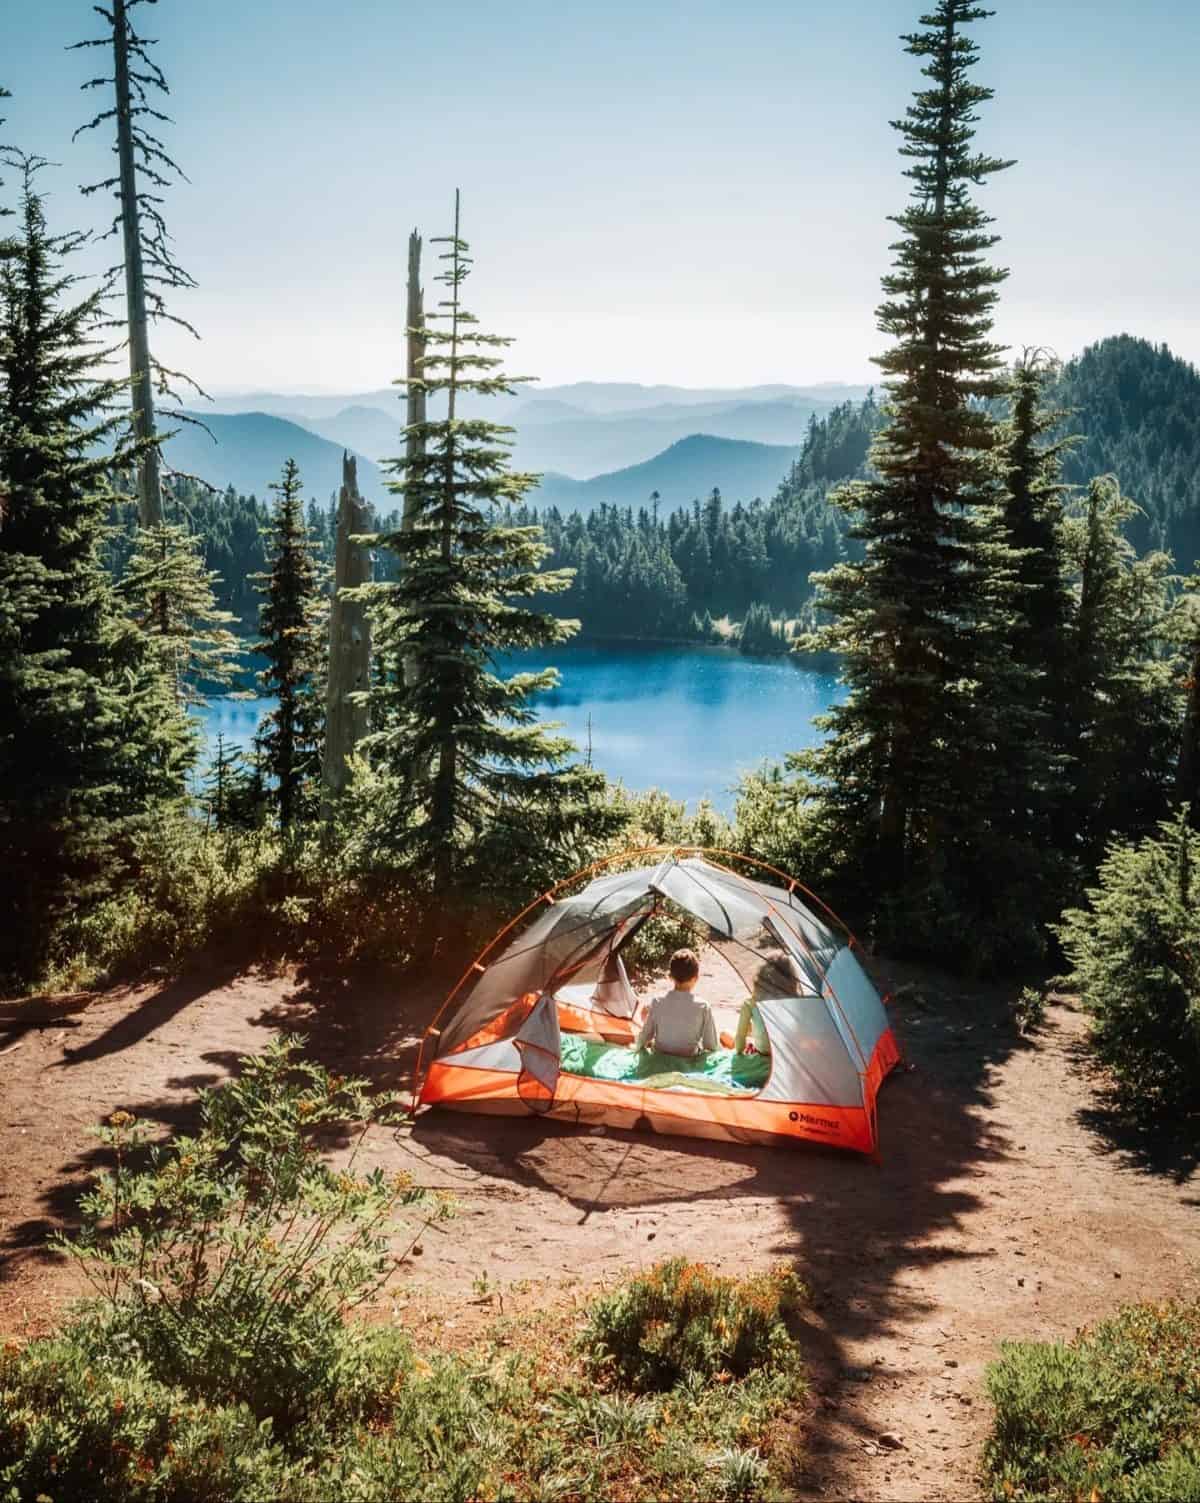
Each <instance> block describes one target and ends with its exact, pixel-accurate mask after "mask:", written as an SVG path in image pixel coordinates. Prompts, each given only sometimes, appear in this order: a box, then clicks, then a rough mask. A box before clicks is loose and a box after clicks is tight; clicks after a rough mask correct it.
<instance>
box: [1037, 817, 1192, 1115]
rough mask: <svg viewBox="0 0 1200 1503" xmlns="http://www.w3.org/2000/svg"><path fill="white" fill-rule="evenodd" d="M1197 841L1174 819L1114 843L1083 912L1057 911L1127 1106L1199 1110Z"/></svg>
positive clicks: (1104, 1055) (1099, 1044)
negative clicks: (1150, 833) (1133, 841)
mask: <svg viewBox="0 0 1200 1503" xmlns="http://www.w3.org/2000/svg"><path fill="white" fill-rule="evenodd" d="M1198 862H1200V835H1197V834H1196V833H1195V832H1194V831H1192V830H1191V829H1189V828H1188V825H1187V823H1186V821H1185V820H1184V819H1183V818H1182V817H1181V818H1179V819H1177V820H1174V821H1173V822H1171V823H1170V824H1164V825H1163V826H1161V828H1160V832H1159V834H1158V835H1157V836H1155V837H1152V838H1148V839H1146V840H1143V841H1141V842H1140V843H1139V844H1137V845H1114V846H1113V847H1112V848H1111V849H1110V850H1109V852H1108V855H1107V856H1106V857H1105V859H1104V863H1103V865H1102V867H1101V869H1100V880H1099V885H1098V886H1097V887H1096V888H1095V889H1094V890H1093V891H1090V892H1089V893H1088V898H1089V900H1090V906H1089V907H1088V908H1086V909H1071V910H1068V912H1066V913H1064V914H1063V918H1062V923H1061V925H1060V926H1059V929H1058V934H1059V937H1060V939H1061V940H1062V944H1063V948H1064V950H1065V951H1066V953H1067V957H1068V959H1069V960H1070V963H1071V967H1072V971H1071V977H1070V980H1071V982H1072V984H1074V985H1075V986H1077V987H1078V988H1079V991H1080V994H1081V997H1082V1000H1083V1004H1084V1006H1085V1007H1086V1008H1087V1009H1088V1011H1089V1012H1090V1013H1091V1015H1092V1018H1093V1020H1094V1021H1093V1029H1092V1037H1093V1042H1094V1045H1095V1049H1096V1052H1097V1054H1098V1055H1099V1057H1100V1059H1101V1060H1102V1061H1103V1062H1104V1064H1105V1065H1107V1066H1108V1068H1109V1069H1110V1070H1111V1071H1112V1074H1113V1076H1114V1078H1115V1080H1116V1082H1117V1084H1118V1086H1119V1088H1120V1089H1121V1090H1122V1092H1123V1093H1124V1094H1125V1095H1126V1097H1127V1098H1128V1100H1129V1102H1130V1104H1131V1105H1136V1106H1138V1107H1141V1108H1144V1107H1146V1106H1149V1107H1150V1108H1151V1109H1152V1110H1156V1111H1162V1112H1165V1111H1168V1110H1171V1109H1182V1110H1189V1109H1193V1108H1195V1107H1197V1106H1200V906H1198V904H1197V900H1196V899H1197V894H1196V890H1195V889H1196V882H1197V876H1196V867H1197V863H1198Z"/></svg>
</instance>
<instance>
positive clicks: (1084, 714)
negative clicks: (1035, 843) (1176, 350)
mask: <svg viewBox="0 0 1200 1503" xmlns="http://www.w3.org/2000/svg"><path fill="white" fill-rule="evenodd" d="M1137 510H1138V508H1137V507H1136V506H1135V505H1134V503H1133V502H1132V501H1131V500H1129V498H1128V497H1126V496H1123V495H1122V494H1121V490H1120V487H1119V486H1118V485H1117V483H1116V481H1115V480H1114V479H1113V477H1112V476H1102V477H1100V478H1099V479H1097V480H1093V482H1092V484H1091V485H1090V486H1089V488H1088V494H1087V497H1086V500H1085V501H1084V503H1083V505H1082V507H1081V508H1078V509H1076V510H1074V511H1072V512H1071V513H1070V514H1069V515H1068V516H1067V517H1066V519H1065V521H1064V524H1063V532H1062V535H1063V550H1064V555H1065V559H1066V567H1067V570H1068V577H1069V578H1070V580H1071V581H1072V587H1071V602H1070V616H1069V620H1068V631H1067V638H1066V644H1067V645H1066V654H1065V661H1064V668H1063V680H1064V691H1063V702H1062V706H1061V711H1060V713H1061V718H1062V724H1063V732H1064V740H1065V750H1066V753H1067V756H1068V758H1069V760H1068V765H1067V774H1066V784H1067V787H1066V793H1065V799H1064V806H1063V811H1062V823H1063V828H1064V830H1066V831H1067V832H1069V834H1070V839H1071V841H1072V845H1073V849H1074V853H1075V854H1076V856H1077V857H1078V859H1079V861H1080V863H1081V864H1082V866H1083V867H1084V869H1085V870H1088V871H1094V870H1095V869H1096V867H1097V865H1098V863H1099V862H1100V860H1101V858H1102V857H1103V855H1104V851H1105V848H1106V847H1107V845H1108V844H1109V842H1110V840H1111V839H1112V837H1113V836H1114V835H1124V836H1130V837H1140V836H1143V835H1146V834H1149V833H1150V832H1151V831H1152V830H1153V829H1154V828H1155V826H1156V824H1157V822H1158V821H1159V820H1160V819H1161V818H1162V817H1163V816H1164V814H1165V813H1166V811H1167V806H1168V802H1169V798H1170V793H1171V789H1172V787H1173V784H1174V780H1175V778H1176V776H1177V772H1178V755H1179V748H1180V729H1181V728H1180V716H1179V704H1178V695H1177V686H1176V672H1175V667H1174V664H1173V663H1172V661H1171V660H1170V657H1169V655H1168V654H1167V652H1166V651H1165V646H1166V642H1167V639H1168V636H1169V633H1170V624H1169V613H1170V582H1171V575H1170V559H1169V558H1168V557H1167V555H1166V554H1164V553H1150V554H1147V555H1144V556H1143V557H1139V556H1138V555H1137V553H1136V552H1135V551H1134V548H1133V546H1132V545H1131V543H1130V542H1129V540H1128V538H1127V536H1126V529H1127V528H1128V526H1129V524H1130V522H1131V521H1132V520H1133V519H1134V518H1135V516H1136V515H1137Z"/></svg>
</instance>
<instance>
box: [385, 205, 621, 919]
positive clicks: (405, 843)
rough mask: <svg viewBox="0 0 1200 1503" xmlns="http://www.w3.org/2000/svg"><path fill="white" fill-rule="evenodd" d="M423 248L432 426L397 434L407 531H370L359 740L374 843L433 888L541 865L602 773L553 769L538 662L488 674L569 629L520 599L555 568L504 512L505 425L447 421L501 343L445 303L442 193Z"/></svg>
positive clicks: (426, 382) (425, 386)
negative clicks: (441, 404) (383, 786)
mask: <svg viewBox="0 0 1200 1503" xmlns="http://www.w3.org/2000/svg"><path fill="white" fill-rule="evenodd" d="M434 243H435V244H440V245H444V246H445V247H446V249H445V251H444V252H443V253H442V255H441V257H440V259H441V261H442V263H443V265H444V267H445V270H444V271H443V272H442V273H441V274H440V276H439V278H438V280H439V281H441V282H442V283H443V284H444V285H445V287H446V288H447V291H448V296H447V297H445V298H444V299H442V300H441V301H440V302H439V304H438V308H439V311H438V312H436V313H431V314H427V315H426V323H425V326H424V327H423V328H422V330H421V336H420V338H421V341H422V348H423V349H424V352H425V353H424V354H423V355H422V356H421V357H420V361H419V365H420V375H419V376H418V377H417V378H415V379H417V380H419V382H420V385H421V390H422V391H423V393H424V394H425V395H426V396H427V397H429V396H435V395H440V394H442V393H444V394H445V401H446V416H445V418H444V419H442V420H440V421H425V422H421V423H418V424H416V425H415V429H416V431H415V432H414V431H413V429H412V428H410V429H409V431H408V435H407V436H408V437H409V438H411V439H414V440H415V442H411V443H409V444H408V445H407V453H406V457H405V458H404V459H402V460H399V461H397V462H396V463H395V465H394V466H393V471H394V473H396V474H397V475H398V476H399V477H400V479H399V483H398V484H396V485H394V486H393V489H394V490H395V491H396V492H398V493H400V494H401V495H402V496H403V498H404V510H405V515H406V516H407V518H408V519H409V523H410V525H409V526H408V527H407V528H404V529H398V530H397V531H395V532H392V533H388V534H384V535H381V536H380V537H379V538H378V539H377V542H378V544H379V545H380V546H381V547H383V548H384V549H387V550H390V551H391V552H392V553H394V554H395V555H396V557H397V559H398V561H399V564H400V574H399V579H398V581H397V582H395V583H392V584H377V585H374V586H369V587H367V594H368V597H369V598H370V599H371V600H372V601H373V604H374V631H375V636H374V641H375V643H376V646H377V649H378V652H379V655H380V658H381V659H382V661H383V662H384V663H385V664H386V665H388V671H387V673H386V677H385V678H384V679H383V681H381V682H379V681H377V682H376V683H375V685H374V686H373V687H372V690H371V694H372V699H373V701H374V703H373V717H372V718H373V722H374V723H375V724H376V725H378V726H380V727H381V728H380V729H377V730H376V731H374V732H373V734H372V735H371V736H370V737H369V738H368V740H367V742H366V743H365V744H366V746H367V748H368V750H369V753H370V755H371V756H372V758H373V759H374V760H375V762H376V763H377V764H382V766H383V767H384V768H385V769H386V772H387V775H388V797H387V800H386V804H381V805H380V815H381V819H380V823H379V825H378V827H377V830H376V839H377V840H378V841H379V842H380V843H381V844H383V845H386V846H387V847H389V848H390V849H391V850H392V851H393V852H395V853H397V854H399V855H401V856H402V858H403V859H404V860H405V861H406V862H407V863H411V865H412V867H413V868H414V869H415V870H417V871H425V872H428V873H429V874H431V876H432V878H433V880H434V881H435V883H436V884H437V886H438V887H440V888H443V889H444V888H445V887H446V886H447V885H448V884H450V883H451V882H452V881H454V880H458V879H465V877H466V874H467V870H468V868H469V867H471V866H472V865H474V866H475V868H476V869H477V870H486V869H488V867H489V865H490V866H491V869H492V871H493V874H494V872H495V871H496V870H497V869H498V868H499V869H501V870H502V869H504V868H505V867H506V866H507V867H509V868H512V867H516V868H517V869H521V868H522V866H524V868H525V869H536V865H534V866H532V867H531V864H530V861H529V860H527V859H526V857H527V856H528V853H529V852H531V851H533V852H536V853H537V856H538V857H540V859H541V861H542V863H543V865H544V863H545V860H546V853H547V851H554V850H557V849H561V848H562V847H564V846H566V847H570V846H571V844H572V842H573V841H574V840H575V839H577V838H579V837H580V835H581V832H583V831H584V830H594V829H596V828H597V827H598V826H600V825H605V822H606V819H607V816H606V815H605V813H604V812H603V811H602V810H598V809H597V808H596V807H595V802H594V800H595V795H596V794H597V792H598V791H599V788H600V787H601V785H602V782H603V780H602V779H601V778H600V777H599V776H598V775H597V774H594V773H592V772H590V771H588V770H587V769H585V768H582V767H580V766H579V765H577V764H572V763H570V762H568V758H569V757H570V756H571V754H572V752H573V750H574V748H573V747H572V745H571V743H570V742H568V741H566V740H565V739H563V738H562V737H559V736H555V735H551V734H549V733H548V731H547V730H546V729H545V728H544V727H543V726H542V725H540V724H538V721H537V715H536V712H535V710H534V709H533V706H532V704H531V701H532V699H533V696H534V695H535V694H538V693H540V692H542V691H544V690H546V689H549V688H550V687H552V686H553V684H554V683H555V682H556V681H557V675H556V673H555V672H554V670H553V669H550V668H547V669H543V670H541V671H537V672H530V673H517V674H513V675H512V676H511V677H505V676H503V675H502V673H501V672H500V671H499V669H498V665H497V661H496V659H497V654H498V653H501V652H504V651H506V650H509V649H513V648H536V647H549V646H552V645H553V644H555V643H558V642H564V641H566V640H567V638H568V637H570V636H571V635H573V633H574V632H575V631H576V629H577V623H576V622H573V621H559V620H556V619H555V618H554V617H553V616H551V615H548V614H546V613H545V612H543V611H539V610H537V609H535V608H534V606H533V605H532V604H531V603H530V599H531V597H533V596H536V595H539V594H553V593H557V592H559V591H561V590H563V589H565V588H566V587H567V585H568V583H569V576H568V575H567V574H565V573H553V574H552V573H546V572H543V571H541V569H540V567H539V566H540V564H541V563H542V560H543V559H544V557H545V555H546V553H547V551H548V550H547V548H546V545H545V543H544V542H543V540H542V533H541V529H540V528H539V527H536V526H513V525H511V524H510V523H509V521H508V520H507V518H506V516H505V508H506V507H507V506H508V505H510V504H511V503H514V502H519V501H520V500H521V497H522V496H523V495H524V494H525V493H526V492H527V491H528V490H529V489H530V487H531V486H532V485H534V484H535V482H536V476H532V475H525V474H518V473H516V472H515V471H513V470H510V469H509V465H508V458H509V450H510V447H511V442H510V438H509V435H510V433H511V431H512V430H511V429H509V428H505V427H501V426H499V425H498V424H496V423H491V422H487V421H485V420H484V419H482V418H464V417H462V416H461V415H460V404H461V401H462V399H463V397H464V396H468V395H469V396H471V397H488V396H497V395H502V394H508V393H510V392H511V391H512V389H513V382H514V378H511V377H508V376H506V375H504V374H502V373H501V370H500V365H501V361H500V358H499V357H498V355H496V354H495V353H494V352H495V350H496V349H497V347H500V346H503V345H505V344H507V343H508V342H509V341H507V340H504V339H501V338H498V337H497V336H494V335H488V334H484V333H481V332H480V331H479V329H478V327H477V324H476V320H475V318H474V317H473V316H472V315H471V314H470V313H468V312H467V311H466V309H464V307H463V306H462V300H461V290H462V285H463V282H464V280H465V279H466V277H467V274H468V271H469V269H470V264H471V259H470V256H469V254H468V246H467V243H466V241H465V240H463V239H462V237H461V235H460V233H459V205H458V197H457V195H456V197H455V212H454V233H453V235H452V236H449V237H444V238H443V239H441V240H438V241H435V242H434ZM435 320H436V321H437V322H436V324H435V323H434V321H435ZM439 325H441V326H444V327H439ZM401 664H405V665H409V664H411V665H412V667H413V668H415V673H412V674H406V673H405V672H403V671H402V670H401V667H400V665H401ZM535 859H536V858H535Z"/></svg>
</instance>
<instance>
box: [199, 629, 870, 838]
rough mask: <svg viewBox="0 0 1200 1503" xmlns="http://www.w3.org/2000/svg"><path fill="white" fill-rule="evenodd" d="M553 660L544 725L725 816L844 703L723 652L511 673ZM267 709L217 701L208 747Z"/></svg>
mask: <svg viewBox="0 0 1200 1503" xmlns="http://www.w3.org/2000/svg"><path fill="white" fill-rule="evenodd" d="M547 656H551V657H552V658H553V660H554V661H555V663H556V665H557V667H558V669H559V673H560V675H561V680H562V681H561V683H560V685H559V687H558V688H557V689H555V690H554V691H553V692H552V693H549V694H546V695H543V696H542V697H541V699H540V700H539V702H538V704H539V709H540V710H541V713H542V715H543V717H544V718H545V719H546V720H553V721H560V722H561V723H562V727H563V730H564V732H565V734H566V735H568V736H570V737H571V739H572V740H573V741H574V742H575V743H576V744H577V745H578V746H579V749H580V753H581V754H586V751H587V748H588V745H589V739H590V745H591V753H592V763H593V765H594V766H595V767H598V768H599V769H600V770H601V771H602V772H605V773H607V774H608V775H609V777H611V778H613V779H620V780H621V781H622V782H623V783H625V785H626V786H627V787H629V788H651V787H655V786H657V787H659V788H664V789H666V791H667V792H668V793H670V794H671V796H672V797H673V798H679V799H686V800H687V802H688V803H689V804H693V805H694V804H695V803H696V801H697V800H698V799H701V798H708V799H711V800H712V802H713V803H714V804H715V805H716V806H717V807H718V808H719V809H721V810H723V811H724V812H726V813H729V812H731V811H732V808H733V788H734V785H735V784H736V782H737V779H738V776H739V774H740V773H742V772H745V771H748V770H750V769H752V768H754V767H756V766H758V765H759V763H761V762H762V761H763V760H764V758H765V759H767V760H769V761H779V760H780V759H782V757H783V755H784V753H785V752H789V751H799V750H800V749H801V748H803V747H807V746H813V745H815V744H816V742H817V740H818V739H819V733H818V731H817V729H816V727H815V726H814V725H813V723H812V721H813V716H814V715H820V714H823V713H824V712H825V711H826V710H827V709H829V707H830V705H832V704H834V703H835V702H836V701H837V700H838V698H839V697H840V691H839V687H838V683H837V680H836V679H835V678H834V677H833V675H832V674H827V673H816V672H814V671H813V670H812V669H809V668H801V667H798V666H796V664H795V663H794V662H792V660H791V659H788V658H748V657H743V656H742V655H741V654H740V653H737V652H735V651H733V650H732V649H730V648H726V647H680V646H666V645H657V644H651V643H625V642H581V643H577V644H575V645H573V646H570V647H559V648H556V649H554V650H553V651H552V653H550V654H547V653H544V652H530V653H509V654H506V655H505V657H504V658H503V659H502V666H503V667H504V668H505V669H506V670H508V671H512V672H516V671H518V670H528V669H530V668H537V667H540V666H541V665H542V664H543V663H545V662H546V659H547ZM268 707H269V701H266V700H236V699H213V700H210V701H209V703H208V705H207V706H206V707H205V709H204V711H203V712H202V718H203V721H204V728H205V733H206V736H207V738H208V741H209V744H210V746H211V745H212V744H214V743H215V741H216V737H217V733H218V731H219V732H221V733H222V734H223V735H224V736H225V739H226V740H227V741H229V742H232V743H236V744H237V745H239V746H242V747H249V746H250V745H251V743H252V741H253V739H254V733H255V730H256V729H257V726H258V721H259V718H260V717H261V715H262V714H263V712H264V710H265V709H266V708H268Z"/></svg>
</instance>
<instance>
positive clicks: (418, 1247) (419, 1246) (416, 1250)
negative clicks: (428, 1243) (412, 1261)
mask: <svg viewBox="0 0 1200 1503" xmlns="http://www.w3.org/2000/svg"><path fill="white" fill-rule="evenodd" d="M424 1251H425V1244H424V1243H423V1242H414V1243H413V1248H412V1255H413V1257H414V1258H419V1257H420V1256H421V1254H422V1253H423V1252H424Z"/></svg>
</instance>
